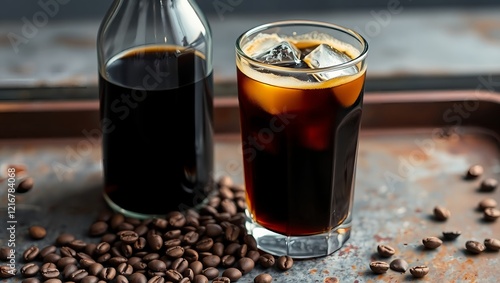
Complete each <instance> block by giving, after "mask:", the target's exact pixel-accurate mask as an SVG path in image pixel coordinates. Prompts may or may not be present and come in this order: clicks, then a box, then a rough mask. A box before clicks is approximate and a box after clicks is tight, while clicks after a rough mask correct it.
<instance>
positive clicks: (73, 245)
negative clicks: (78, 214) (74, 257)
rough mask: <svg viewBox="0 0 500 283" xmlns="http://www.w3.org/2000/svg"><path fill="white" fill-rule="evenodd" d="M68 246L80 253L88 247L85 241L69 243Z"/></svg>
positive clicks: (76, 240)
mask: <svg viewBox="0 0 500 283" xmlns="http://www.w3.org/2000/svg"><path fill="white" fill-rule="evenodd" d="M68 246H69V247H70V248H72V249H74V250H75V251H77V252H78V251H83V249H85V247H86V246H87V243H86V242H84V241H83V240H79V239H75V240H73V241H71V242H69V243H68Z"/></svg>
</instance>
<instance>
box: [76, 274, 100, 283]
mask: <svg viewBox="0 0 500 283" xmlns="http://www.w3.org/2000/svg"><path fill="white" fill-rule="evenodd" d="M98 281H99V278H97V276H94V275H88V276H85V277H83V279H82V280H81V281H80V283H97V282H98Z"/></svg>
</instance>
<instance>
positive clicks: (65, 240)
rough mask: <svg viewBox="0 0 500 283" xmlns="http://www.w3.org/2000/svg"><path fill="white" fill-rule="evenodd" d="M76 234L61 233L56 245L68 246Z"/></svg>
mask: <svg viewBox="0 0 500 283" xmlns="http://www.w3.org/2000/svg"><path fill="white" fill-rule="evenodd" d="M75 239H76V238H75V236H74V235H73V234H70V233H61V234H59V236H57V238H56V245H58V246H66V245H68V244H69V243H70V242H71V241H73V240H75Z"/></svg>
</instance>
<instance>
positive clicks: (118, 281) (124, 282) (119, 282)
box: [115, 275, 164, 283]
mask: <svg viewBox="0 0 500 283" xmlns="http://www.w3.org/2000/svg"><path fill="white" fill-rule="evenodd" d="M163 282H164V281H161V282H158V283H163ZM115 283H129V282H128V279H127V277H125V276H124V275H118V276H116V278H115Z"/></svg>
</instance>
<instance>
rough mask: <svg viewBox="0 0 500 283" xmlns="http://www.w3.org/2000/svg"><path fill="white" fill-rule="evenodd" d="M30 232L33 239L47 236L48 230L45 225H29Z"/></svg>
mask: <svg viewBox="0 0 500 283" xmlns="http://www.w3.org/2000/svg"><path fill="white" fill-rule="evenodd" d="M28 234H29V236H30V237H31V238H32V239H33V240H40V239H43V238H45V236H47V230H45V228H44V227H43V226H40V225H33V226H31V227H29V229H28Z"/></svg>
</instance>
